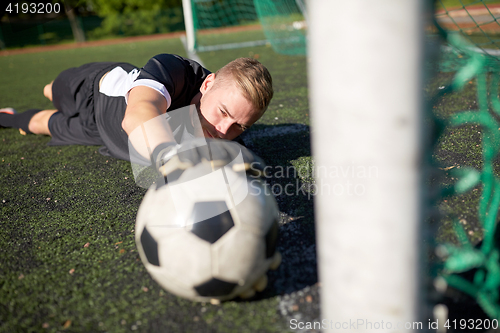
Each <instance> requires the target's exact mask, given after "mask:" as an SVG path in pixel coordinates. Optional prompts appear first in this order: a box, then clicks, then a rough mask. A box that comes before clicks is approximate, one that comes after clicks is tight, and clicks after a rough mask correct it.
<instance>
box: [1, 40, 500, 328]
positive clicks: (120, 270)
mask: <svg viewBox="0 0 500 333" xmlns="http://www.w3.org/2000/svg"><path fill="white" fill-rule="evenodd" d="M219 37H220V36H219ZM236 37H237V36H230V39H235V38H236ZM236 39H237V38H236ZM158 53H177V54H180V55H185V52H184V49H183V47H182V45H181V43H180V41H179V40H178V39H170V40H161V41H148V42H137V43H129V44H118V45H113V46H101V47H89V48H79V49H70V50H63V51H52V52H43V53H32V54H21V55H15V56H2V57H0V77H2V78H3V80H1V81H0V107H5V106H11V107H14V108H16V109H18V110H19V111H23V110H25V109H28V108H33V107H37V108H51V107H52V106H51V103H50V102H49V101H48V100H46V99H45V97H43V95H42V89H43V87H44V85H45V84H46V83H48V82H50V81H51V80H53V79H54V78H55V77H56V75H57V74H58V73H59V72H60V71H61V70H63V69H65V68H68V67H73V66H78V65H81V64H84V63H87V62H92V61H126V62H130V63H133V64H135V65H136V66H139V67H141V66H142V65H143V64H145V63H146V61H147V60H148V59H149V58H150V57H152V56H153V55H155V54H158ZM241 56H250V57H255V58H258V59H259V61H261V62H262V63H263V64H264V65H266V66H267V67H268V68H269V70H270V72H271V74H272V75H273V79H274V87H275V97H274V99H273V101H272V103H271V105H270V107H269V110H268V111H267V112H266V114H265V115H264V117H263V118H262V119H261V120H260V121H259V122H258V123H257V124H256V125H255V126H254V127H253V128H252V129H251V130H250V133H249V134H251V133H252V132H253V133H264V132H266V131H269V130H274V129H280V128H286V127H285V126H288V125H297V124H299V125H300V126H299V128H302V130H298V131H295V132H291V133H285V134H283V135H279V136H269V137H265V136H263V137H257V139H253V140H252V141H251V145H250V148H251V149H252V150H254V151H255V152H256V153H257V154H258V155H260V156H261V157H262V158H263V159H264V160H265V161H266V162H267V163H268V164H269V165H270V166H272V167H273V170H278V167H283V169H284V170H293V168H295V169H299V170H302V171H304V170H306V169H307V168H310V166H311V163H312V162H311V149H310V143H309V128H308V126H309V105H308V88H307V62H306V59H305V57H288V56H283V55H279V54H276V53H274V52H273V51H272V49H271V47H269V46H262V47H254V48H246V49H236V50H225V51H218V52H209V53H202V54H200V57H201V59H202V60H203V62H204V64H205V65H206V67H207V68H208V69H210V70H216V69H218V68H220V67H221V66H223V65H224V64H226V63H227V62H229V61H231V60H233V59H234V58H237V57H241ZM450 80H451V74H446V73H442V74H439V75H437V76H436V78H435V79H434V80H433V81H432V83H431V84H430V85H429V87H428V91H429V92H432V91H436V90H437V89H438V87H440V86H442V85H445V84H447V83H449V81H450ZM395 84H398V83H395ZM475 107H476V96H475V85H474V82H472V83H470V84H469V85H467V86H466V88H465V89H464V91H462V92H460V93H459V94H450V95H447V96H445V97H444V98H443V99H441V100H440V101H439V103H438V104H437V105H436V106H435V108H434V111H435V113H436V114H437V115H438V116H440V117H443V118H445V117H448V116H450V115H452V114H453V113H454V112H457V111H461V110H467V109H474V108H475ZM479 131H480V129H478V128H476V127H474V126H462V127H459V128H455V129H449V130H447V131H446V133H445V135H444V136H443V137H442V138H441V140H440V141H439V146H438V148H437V150H436V151H435V152H434V157H435V158H436V159H437V160H438V161H439V162H440V163H441V164H442V166H443V167H449V166H474V167H480V166H481V163H482V162H481V148H480V136H479V134H478V132H479ZM48 141H49V138H48V137H42V136H34V135H28V136H26V137H25V136H22V135H20V134H19V132H18V131H17V130H14V129H0V159H1V161H0V225H1V227H2V231H1V232H0V332H6V333H7V332H8V333H10V332H61V331H67V332H128V331H137V332H224V333H225V332H284V331H288V330H289V320H290V319H291V318H295V317H296V316H301V318H302V320H304V321H307V320H309V321H311V320H314V319H317V318H319V296H318V294H319V293H318V289H319V287H318V284H317V271H316V255H315V250H316V248H315V235H314V213H313V200H314V196H313V195H311V193H308V192H307V191H299V189H303V188H302V187H301V186H304V185H305V188H307V185H308V184H310V183H311V182H313V180H312V178H311V176H310V174H307V173H305V174H304V173H303V172H302V174H294V173H293V172H290V173H286V174H276V173H275V174H274V176H273V177H272V178H270V179H269V180H268V181H269V184H270V185H271V186H272V185H274V184H278V185H281V186H284V185H286V184H295V187H294V190H297V195H294V196H286V195H284V194H283V195H278V196H277V201H278V204H279V208H280V211H281V212H282V214H281V215H282V218H281V227H280V232H281V234H280V243H279V250H280V251H281V252H282V254H283V263H282V265H281V266H280V268H279V269H278V270H277V271H274V272H270V273H269V275H268V276H269V281H270V282H269V286H268V288H267V289H266V290H265V291H264V292H263V293H261V294H259V295H258V296H257V297H256V298H255V299H253V300H250V301H242V300H235V301H230V302H225V303H222V304H221V305H211V304H203V303H193V302H190V301H187V300H184V299H181V298H178V297H175V296H173V295H171V294H169V293H167V292H165V291H163V290H162V289H161V288H160V287H159V286H158V285H157V284H156V282H154V281H153V280H152V279H151V278H150V276H149V275H148V273H147V272H146V270H145V268H144V266H143V265H142V263H141V261H140V259H139V255H138V253H137V250H136V247H135V242H134V232H133V230H134V224H135V216H136V213H137V209H138V207H139V205H140V203H141V200H142V197H143V195H144V193H145V190H144V189H142V188H140V187H138V186H137V185H136V184H135V182H134V179H133V174H132V170H131V167H130V164H129V163H128V162H125V161H121V160H116V159H112V158H108V157H104V156H101V155H100V154H99V153H98V149H99V147H96V146H90V147H83V146H65V147H49V146H47V145H46V144H47V143H48ZM497 174H498V173H497ZM452 181H453V179H452V178H451V176H449V175H447V177H446V179H444V182H445V183H451V182H452ZM479 195H480V190H476V191H472V192H470V193H468V194H464V195H461V196H457V197H454V198H452V199H449V200H446V201H443V202H441V203H440V206H441V208H442V209H443V210H445V211H448V212H454V213H455V214H456V215H458V216H459V217H460V218H461V219H463V220H465V221H466V222H467V223H466V224H465V227H466V230H467V231H468V232H470V237H471V238H472V239H473V240H474V241H478V240H479V239H480V238H481V236H482V230H481V227H480V226H479V223H478V220H477V217H476V215H477V209H476V206H477V202H478V197H479ZM437 229H438V234H437V238H438V240H440V241H450V242H456V239H455V236H454V234H453V232H452V231H451V226H450V221H448V220H446V219H445V220H443V222H442V223H441V224H440V225H439V226H437Z"/></svg>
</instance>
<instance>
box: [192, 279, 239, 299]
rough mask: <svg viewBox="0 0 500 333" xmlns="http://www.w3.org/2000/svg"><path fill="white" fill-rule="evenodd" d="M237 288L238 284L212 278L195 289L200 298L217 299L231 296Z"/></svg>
mask: <svg viewBox="0 0 500 333" xmlns="http://www.w3.org/2000/svg"><path fill="white" fill-rule="evenodd" d="M236 286H237V284H236V283H232V282H226V281H222V280H219V279H216V278H212V279H211V280H209V281H207V282H205V283H203V284H200V285H199V286H196V287H194V289H195V290H196V292H197V293H198V294H199V295H200V296H205V297H216V296H226V295H229V294H231V292H232V291H233V290H234V288H235V287H236Z"/></svg>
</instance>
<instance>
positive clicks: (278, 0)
mask: <svg viewBox="0 0 500 333" xmlns="http://www.w3.org/2000/svg"><path fill="white" fill-rule="evenodd" d="M254 1H255V8H256V9H257V13H258V15H259V19H260V22H261V24H262V28H263V29H264V33H265V35H266V37H267V39H268V40H269V42H270V43H271V45H272V47H273V49H274V50H275V51H276V52H278V53H281V54H287V55H305V54H306V29H307V11H306V7H305V4H304V2H303V0H297V1H294V0H254Z"/></svg>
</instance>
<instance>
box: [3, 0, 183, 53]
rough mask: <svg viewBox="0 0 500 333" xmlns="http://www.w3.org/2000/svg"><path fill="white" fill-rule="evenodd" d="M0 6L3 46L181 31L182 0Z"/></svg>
mask: <svg viewBox="0 0 500 333" xmlns="http://www.w3.org/2000/svg"><path fill="white" fill-rule="evenodd" d="M9 4H10V6H9ZM0 6H1V7H2V8H1V10H2V11H0V48H2V49H5V48H18V47H25V46H32V45H46V44H58V43H70V42H75V41H76V42H84V41H86V40H97V39H106V38H115V37H120V36H123V37H126V36H140V35H150V34H155V33H167V32H173V31H181V30H184V17H183V13H182V0H37V1H31V0H9V2H3V1H2V4H1V5H0ZM35 8H36V10H34V9H35ZM56 9H60V10H59V12H56Z"/></svg>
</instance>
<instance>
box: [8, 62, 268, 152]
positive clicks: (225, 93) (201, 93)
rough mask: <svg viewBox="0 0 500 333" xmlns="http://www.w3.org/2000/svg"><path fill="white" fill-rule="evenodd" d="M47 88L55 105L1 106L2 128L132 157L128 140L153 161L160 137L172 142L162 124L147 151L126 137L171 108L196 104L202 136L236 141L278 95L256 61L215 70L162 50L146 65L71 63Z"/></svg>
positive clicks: (60, 143) (53, 142) (58, 143)
mask: <svg viewBox="0 0 500 333" xmlns="http://www.w3.org/2000/svg"><path fill="white" fill-rule="evenodd" d="M43 92H44V95H45V96H46V97H47V98H48V99H49V100H51V101H52V103H53V104H54V107H55V109H53V110H39V109H30V110H27V111H25V112H22V113H16V112H15V110H13V109H12V108H4V109H0V127H12V128H19V129H20V131H21V133H24V132H25V133H33V134H41V135H50V136H51V140H50V142H49V145H52V146H57V145H73V144H79V145H101V146H104V147H103V148H101V149H100V152H101V153H102V154H104V155H109V156H113V157H116V158H119V159H124V160H129V159H130V157H129V144H128V143H129V139H130V142H131V144H132V145H133V147H137V151H138V153H139V154H140V155H142V156H143V157H145V158H147V159H148V160H149V159H150V157H151V154H152V152H153V151H154V149H155V148H156V147H157V146H158V145H159V144H160V143H164V142H172V141H173V140H174V137H173V133H172V129H171V128H170V126H168V125H165V122H162V123H159V125H158V128H156V129H154V131H155V135H154V136H151V137H150V140H149V141H148V144H147V147H146V148H147V149H145V148H144V147H143V145H142V144H141V142H139V143H138V144H137V145H136V144H135V142H134V140H135V139H134V137H133V136H131V137H129V136H130V134H131V133H133V132H134V130H136V129H137V128H138V127H140V126H143V125H144V124H145V123H147V122H148V121H150V120H152V119H154V118H155V117H158V116H160V115H162V114H165V113H166V112H170V111H174V110H177V109H179V108H182V107H185V106H189V105H194V106H195V107H196V111H197V115H198V117H199V123H200V125H201V130H202V133H203V136H205V137H206V138H216V139H226V140H234V139H236V138H238V136H239V135H240V134H241V133H243V131H245V130H246V129H248V128H249V127H250V126H252V125H253V124H254V123H255V122H256V121H257V120H258V119H259V118H260V117H261V116H262V115H263V113H264V112H265V110H266V109H267V107H268V105H269V103H270V101H271V98H272V96H273V88H272V79H271V75H270V74H269V71H268V70H267V69H266V68H265V67H264V66H263V65H262V64H261V63H259V62H258V61H257V60H255V59H252V58H239V59H236V60H234V61H232V62H230V63H229V64H227V65H226V66H224V67H222V68H221V69H220V70H218V71H217V72H216V73H211V72H209V71H208V70H207V69H205V68H203V67H202V66H201V65H200V64H198V63H197V62H195V61H193V60H190V59H185V58H183V57H180V56H177V55H172V54H160V55H157V56H155V57H153V58H151V59H150V60H149V61H148V62H147V63H146V65H145V66H144V67H142V68H141V69H139V68H137V67H135V66H133V65H131V64H128V63H113V62H98V63H90V64H86V65H83V66H80V67H78V68H70V69H67V70H65V71H63V72H61V73H60V74H59V76H58V77H57V78H56V79H55V80H54V81H52V82H51V83H49V84H47V85H46V86H45V88H44V90H43ZM188 109H189V108H188ZM188 109H186V110H188ZM186 112H187V111H186ZM153 127H154V126H153ZM149 128H150V129H151V128H152V126H149ZM136 132H137V131H136ZM143 139H144V138H142V140H143ZM140 140H141V139H140Z"/></svg>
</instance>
